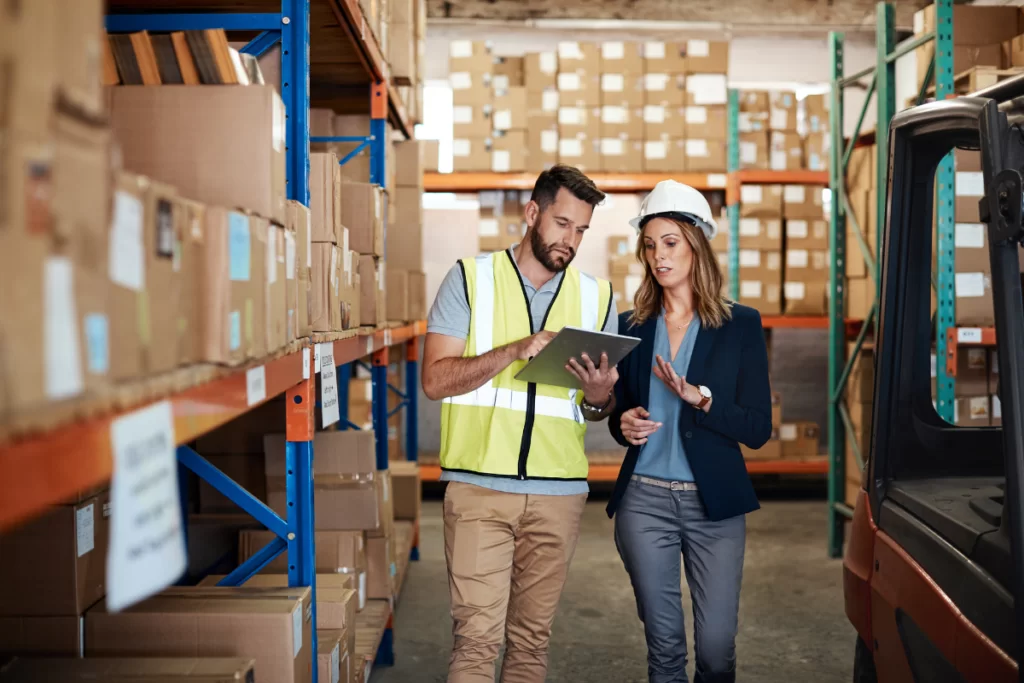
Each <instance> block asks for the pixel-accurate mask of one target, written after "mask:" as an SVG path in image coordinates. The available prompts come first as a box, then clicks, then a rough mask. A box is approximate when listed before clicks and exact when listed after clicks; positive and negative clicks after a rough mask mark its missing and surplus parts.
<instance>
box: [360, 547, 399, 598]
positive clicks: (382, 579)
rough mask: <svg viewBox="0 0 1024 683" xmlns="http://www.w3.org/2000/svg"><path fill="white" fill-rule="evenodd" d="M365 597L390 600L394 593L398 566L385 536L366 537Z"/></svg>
mask: <svg viewBox="0 0 1024 683" xmlns="http://www.w3.org/2000/svg"><path fill="white" fill-rule="evenodd" d="M366 562H367V570H366V597H368V598H369V599H371V600H391V599H393V598H394V595H395V575H396V574H397V573H398V567H397V565H396V563H395V558H394V556H393V554H392V550H391V539H390V538H387V537H377V538H367V539H366Z"/></svg>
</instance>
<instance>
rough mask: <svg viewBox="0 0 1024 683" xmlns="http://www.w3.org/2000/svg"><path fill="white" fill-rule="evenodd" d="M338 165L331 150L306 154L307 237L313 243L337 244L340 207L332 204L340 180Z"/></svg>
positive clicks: (335, 156) (336, 158)
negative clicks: (309, 221)
mask: <svg viewBox="0 0 1024 683" xmlns="http://www.w3.org/2000/svg"><path fill="white" fill-rule="evenodd" d="M338 168H339V166H338V157H337V155H335V154H334V152H323V153H319V152H314V153H311V154H310V155H309V210H310V216H311V223H310V225H311V228H312V232H311V233H310V239H311V240H312V241H313V242H326V243H329V244H337V243H338V236H339V235H338V230H339V228H340V227H341V222H340V220H339V218H340V216H339V214H338V209H340V207H338V208H337V209H336V207H335V194H336V185H337V184H338V183H340V181H341V178H340V175H339V172H338Z"/></svg>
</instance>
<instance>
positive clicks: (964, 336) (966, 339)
mask: <svg viewBox="0 0 1024 683" xmlns="http://www.w3.org/2000/svg"><path fill="white" fill-rule="evenodd" d="M956 340H957V342H959V343H961V344H980V343H981V328H980V327H961V328H959V329H958V330H957V331H956Z"/></svg>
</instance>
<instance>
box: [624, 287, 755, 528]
mask: <svg viewBox="0 0 1024 683" xmlns="http://www.w3.org/2000/svg"><path fill="white" fill-rule="evenodd" d="M630 315H631V312H626V313H623V314H622V315H621V316H619V330H620V332H619V333H620V334H623V335H628V336H631V337H638V338H639V339H640V344H639V346H637V348H636V349H635V350H634V351H633V352H632V353H630V354H629V355H627V356H626V357H625V358H624V359H622V361H621V362H620V363H619V366H618V369H619V381H618V382H616V383H615V409H614V410H613V411H612V414H611V415H610V416H609V418H608V427H609V429H610V430H611V433H612V436H613V437H615V440H616V441H618V442H619V443H620V444H622V445H623V446H625V447H627V448H629V450H628V451H627V452H626V459H625V460H624V461H623V463H622V469H621V470H619V478H618V480H617V481H616V482H615V490H614V492H613V493H612V497H611V500H610V501H609V502H608V516H609V517H611V516H613V515H614V514H615V509H616V508H617V507H618V505H619V501H620V500H622V496H623V494H624V493H625V492H626V486H627V485H628V484H629V480H630V478H631V477H632V476H633V468H635V467H636V462H637V458H638V457H639V455H640V447H639V446H633V445H631V444H630V443H629V442H628V441H627V440H626V438H625V437H624V436H623V435H622V428H621V425H620V421H621V418H622V414H623V413H624V412H626V411H627V410H629V409H631V408H635V407H636V406H643V407H645V408H646V407H647V405H648V398H649V396H650V388H651V382H660V381H661V380H659V379H658V378H657V377H654V375H653V373H652V371H651V367H652V364H653V362H654V335H655V333H656V331H657V324H658V319H657V318H654V319H652V320H648V321H646V322H645V323H643V324H642V325H639V326H634V325H631V324H630V322H629V316H630ZM686 381H687V382H688V383H689V384H694V385H700V384H703V385H705V386H707V387H708V388H709V389H711V397H712V401H711V407H710V408H709V409H708V412H707V413H705V412H704V411H702V410H697V409H696V408H694V409H692V410H683V411H682V412H681V414H680V418H679V424H678V425H675V426H673V425H669V424H666V425H663V426H662V427H661V428H662V429H672V428H673V427H675V428H676V429H678V430H679V438H680V439H682V440H683V447H684V448H685V449H686V457H687V459H688V460H689V462H690V469H691V470H692V471H693V478H694V481H695V483H696V484H697V490H698V492H699V493H700V497H701V500H702V501H703V503H704V507H705V509H706V510H707V514H708V517H709V518H710V519H712V520H714V521H718V520H722V519H728V518H729V517H735V516H736V515H742V514H746V513H748V512H752V511H754V510H757V509H758V508H759V507H760V504H759V503H758V502H757V495H756V494H755V493H754V487H753V485H752V484H751V483H750V476H749V475H748V474H747V467H746V464H745V463H744V462H743V454H742V453H741V452H740V447H739V444H741V443H742V444H744V445H745V446H748V447H750V448H760V447H761V446H763V445H764V444H765V443H766V442H767V441H768V439H769V438H770V437H771V433H772V405H771V388H770V385H769V381H768V349H767V347H766V345H765V340H764V329H763V328H762V326H761V315H760V314H759V313H758V312H757V311H756V310H755V309H753V308H749V307H747V306H742V305H740V304H733V305H732V319H731V320H727V321H726V322H725V323H724V324H723V325H722V326H721V327H720V328H718V329H711V328H708V327H704V326H703V325H702V326H701V328H700V330H699V331H698V333H697V340H696V342H695V344H694V346H693V355H692V356H691V357H690V366H689V368H688V371H687V373H686Z"/></svg>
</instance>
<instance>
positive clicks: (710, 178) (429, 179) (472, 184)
mask: <svg viewBox="0 0 1024 683" xmlns="http://www.w3.org/2000/svg"><path fill="white" fill-rule="evenodd" d="M590 178H591V179H592V180H593V181H594V183H596V184H597V186H598V188H600V189H601V190H603V191H604V192H610V193H629V192H650V191H651V190H652V189H654V186H655V185H656V184H657V183H658V182H659V181H661V180H665V178H673V179H674V180H678V181H679V182H681V183H686V184H687V185H690V186H692V187H695V188H697V189H698V190H724V189H725V186H726V181H727V176H726V174H725V173H672V174H666V173H591V174H590ZM536 181H537V174H536V173H486V172H482V173H425V174H424V175H423V189H424V190H425V191H427V192H479V191H481V190H532V189H533V184H534V183H535V182H536Z"/></svg>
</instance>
